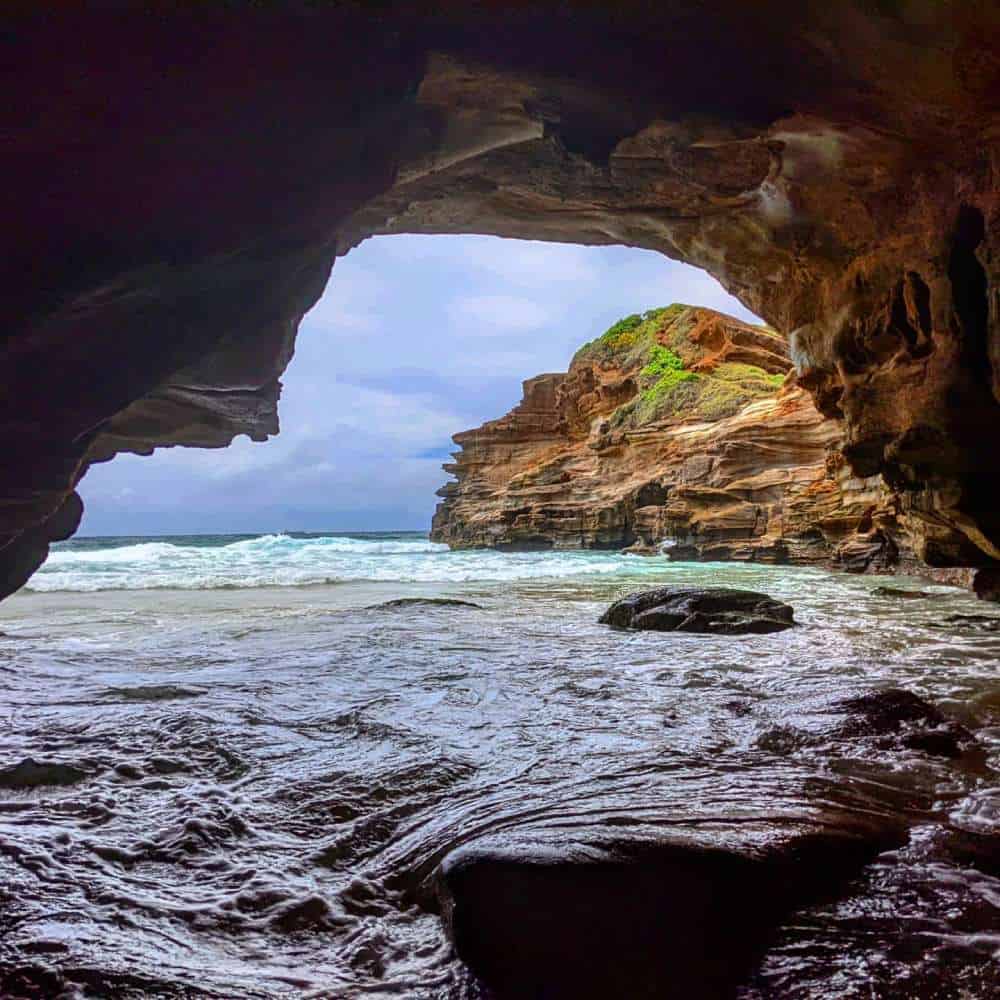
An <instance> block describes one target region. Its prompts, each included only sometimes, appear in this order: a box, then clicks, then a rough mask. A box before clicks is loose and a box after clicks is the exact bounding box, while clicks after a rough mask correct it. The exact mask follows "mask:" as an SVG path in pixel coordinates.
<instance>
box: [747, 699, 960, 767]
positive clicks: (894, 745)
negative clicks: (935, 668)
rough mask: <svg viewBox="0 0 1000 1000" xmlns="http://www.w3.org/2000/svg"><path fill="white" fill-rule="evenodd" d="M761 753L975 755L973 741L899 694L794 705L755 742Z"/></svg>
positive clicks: (926, 706)
mask: <svg viewBox="0 0 1000 1000" xmlns="http://www.w3.org/2000/svg"><path fill="white" fill-rule="evenodd" d="M756 745H757V747H758V748H759V749H761V750H767V751H769V752H771V753H777V754H790V753H795V752H797V751H799V750H802V749H804V748H806V747H823V746H827V747H830V749H831V750H833V751H835V752H836V751H838V750H840V749H848V748H849V749H851V750H853V751H854V752H857V751H858V750H859V749H860V750H861V751H862V752H867V751H875V752H880V751H881V752H884V751H893V752H901V751H906V750H920V751H922V752H924V753H927V754H931V755H932V756H937V757H952V758H954V757H960V756H962V755H963V754H964V753H966V752H968V751H973V750H976V749H978V746H979V745H978V742H977V741H976V738H975V737H974V736H973V735H972V733H971V732H969V730H968V729H966V728H965V727H964V726H962V725H960V724H959V723H957V722H955V721H954V720H952V719H949V718H948V717H947V716H945V715H944V714H943V713H942V712H941V711H940V709H938V708H936V707H935V706H934V705H932V704H930V702H927V701H925V700H924V699H923V698H920V697H919V696H917V695H915V694H913V693H912V692H911V691H904V690H901V689H899V688H883V689H881V690H878V691H869V692H865V693H863V694H858V695H853V696H851V697H849V698H836V699H829V698H827V699H817V700H815V701H812V702H808V703H806V704H804V705H797V706H795V707H794V709H793V710H792V711H790V712H786V713H784V714H783V716H782V719H781V721H780V722H779V723H778V724H777V725H774V726H771V727H769V728H768V729H766V730H765V731H764V732H763V733H762V734H761V735H760V736H759V737H758V739H757V742H756Z"/></svg>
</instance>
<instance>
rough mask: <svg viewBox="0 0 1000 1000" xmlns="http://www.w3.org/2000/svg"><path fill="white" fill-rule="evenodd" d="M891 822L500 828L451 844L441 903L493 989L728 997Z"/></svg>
mask: <svg viewBox="0 0 1000 1000" xmlns="http://www.w3.org/2000/svg"><path fill="white" fill-rule="evenodd" d="M899 839H900V829H899V828H898V827H895V826H893V824H891V823H889V824H879V823H875V822H870V823H869V822H858V821H855V820H850V821H848V820H845V819H844V818H843V817H829V818H818V819H817V820H816V821H815V822H814V824H807V823H803V824H800V825H796V824H788V825H786V826H785V827H784V828H781V827H772V828H770V829H768V828H767V824H766V823H765V822H760V821H756V822H754V823H752V824H749V825H748V826H747V828H741V826H740V824H737V823H732V824H726V823H719V824H715V825H713V824H709V825H706V826H705V827H703V828H701V829H697V828H687V829H684V830H680V831H677V832H671V833H669V834H667V836H665V837H664V838H663V839H662V840H661V841H660V842H658V843H642V844H636V843H604V844H600V843H595V842H593V841H589V842H588V841H580V842H569V843H566V842H562V843H550V844H545V843H541V844H539V843H535V844H533V845H531V846H530V847H529V846H526V845H524V844H518V843H516V842H511V841H509V840H507V841H505V840H501V839H499V838H497V839H493V840H488V841H480V842H477V843H476V844H475V845H472V846H470V847H468V848H463V849H460V850H458V851H455V852H454V853H453V854H451V855H449V856H448V857H447V858H446V859H445V862H444V864H443V865H442V868H441V871H440V874H439V897H440V900H441V905H442V914H443V917H444V919H445V922H446V925H447V927H448V930H449V933H450V935H451V937H452V940H453V941H454V944H455V947H456V950H457V951H458V954H459V956H460V957H461V958H462V960H463V961H464V962H465V963H466V964H467V965H469V967H470V968H471V969H472V970H473V971H474V972H475V973H476V974H477V975H478V976H479V977H480V978H481V979H482V980H483V981H484V982H485V983H486V984H487V985H488V987H489V988H490V989H492V990H494V991H495V993H496V995H497V996H499V997H501V998H508V997H509V998H524V997H545V998H549V1000H557V998H559V1000H561V998H566V1000H569V998H574V1000H578V998H598V997H600V998H606V997H612V996H616V997H617V996H620V997H667V996H670V997H673V996H676V997H698V998H710V997H723V996H729V995H731V993H732V991H733V990H734V989H735V987H736V986H737V984H738V983H739V982H740V981H741V980H743V979H745V978H746V976H747V975H748V974H749V973H750V971H751V970H752V968H753V965H754V963H755V961H756V959H757V957H758V956H759V954H760V952H761V951H762V950H763V948H764V947H765V946H766V944H767V942H768V939H769V936H770V933H771V931H772V929H773V928H774V926H775V925H776V924H777V923H778V921H779V920H780V919H781V917H782V916H783V915H785V914H786V913H787V912H788V911H789V910H790V909H791V908H793V907H794V906H795V905H797V904H800V903H802V902H804V901H806V900H809V899H812V898H815V897H816V896H821V895H823V894H824V893H826V892H828V891H829V890H830V889H831V888H832V887H834V886H835V885H836V884H837V883H838V882H839V881H840V880H842V879H844V878H846V877H848V876H849V875H850V874H852V873H853V872H854V871H856V870H857V869H858V868H860V867H861V866H862V865H863V864H864V863H865V862H867V861H869V860H870V859H872V858H873V857H874V856H875V855H876V854H878V853H879V852H880V851H881V850H884V849H887V848H889V847H891V846H894V845H895V844H897V843H898V842H899Z"/></svg>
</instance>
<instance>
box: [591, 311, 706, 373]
mask: <svg viewBox="0 0 1000 1000" xmlns="http://www.w3.org/2000/svg"><path fill="white" fill-rule="evenodd" d="M688 308H690V307H689V306H685V305H680V304H678V303H675V304H674V305H671V306H664V307H662V308H659V309H647V310H646V312H644V313H632V315H631V316H625V317H623V318H622V319H620V320H618V322H617V323H613V324H612V325H611V326H609V327H608V329H607V330H605V331H604V333H602V334H601V336H600V337H597V338H596V339H595V340H591V341H590V342H589V343H586V344H584V345H583V347H581V348H580V349H579V350H578V351H577V352H576V354H574V355H573V361H574V362H575V361H578V360H580V359H583V358H587V359H590V360H594V361H616V362H618V363H619V364H621V365H622V366H623V367H628V366H629V365H632V364H641V363H644V362H645V361H646V354H647V353H648V352H649V350H650V349H651V348H652V347H653V346H655V344H656V334H657V333H658V332H659V331H660V330H661V329H662V328H663V327H664V326H666V325H667V324H668V323H670V322H672V321H673V320H674V319H676V317H677V316H679V315H680V314H681V313H682V312H683V311H684V310H685V309H688Z"/></svg>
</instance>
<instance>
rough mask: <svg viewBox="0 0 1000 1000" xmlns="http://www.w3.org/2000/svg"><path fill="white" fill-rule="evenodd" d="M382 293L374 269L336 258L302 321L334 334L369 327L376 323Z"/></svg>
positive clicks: (374, 325)
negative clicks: (322, 287)
mask: <svg viewBox="0 0 1000 1000" xmlns="http://www.w3.org/2000/svg"><path fill="white" fill-rule="evenodd" d="M382 294H383V286H382V283H381V281H380V280H379V278H378V276H377V275H376V273H375V271H374V270H371V269H369V268H358V267H347V266H346V265H344V264H343V263H342V262H338V265H335V266H334V268H333V273H332V274H331V275H330V281H329V284H327V286H326V291H325V292H324V293H323V294H322V296H320V300H319V302H317V303H316V305H315V306H313V308H312V309H310V310H309V312H308V313H307V314H306V319H305V321H304V325H305V324H306V323H307V324H308V325H309V326H311V327H314V328H317V329H321V330H323V331H324V332H325V333H328V334H334V335H336V334H337V333H340V332H343V333H348V334H352V335H353V334H356V333H357V332H358V331H360V330H373V329H374V328H375V327H376V325H377V323H378V318H379V317H378V306H379V300H380V298H381V296H382Z"/></svg>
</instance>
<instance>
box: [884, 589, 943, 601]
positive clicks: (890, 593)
mask: <svg viewBox="0 0 1000 1000" xmlns="http://www.w3.org/2000/svg"><path fill="white" fill-rule="evenodd" d="M933 596H934V595H933V594H931V593H930V592H928V591H926V590H904V589H903V588H902V587H876V588H875V589H874V590H873V591H872V597H902V598H904V599H907V598H908V599H910V600H916V599H918V598H923V597H933Z"/></svg>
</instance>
